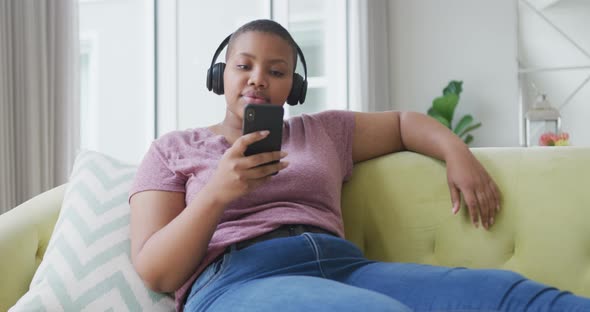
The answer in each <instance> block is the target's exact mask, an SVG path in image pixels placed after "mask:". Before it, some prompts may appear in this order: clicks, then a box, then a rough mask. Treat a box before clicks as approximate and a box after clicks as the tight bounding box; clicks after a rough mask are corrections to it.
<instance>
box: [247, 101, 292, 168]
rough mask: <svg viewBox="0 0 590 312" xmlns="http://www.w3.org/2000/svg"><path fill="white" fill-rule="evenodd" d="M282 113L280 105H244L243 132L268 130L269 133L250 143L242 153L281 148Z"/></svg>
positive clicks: (248, 153) (270, 150) (278, 149)
mask: <svg viewBox="0 0 590 312" xmlns="http://www.w3.org/2000/svg"><path fill="white" fill-rule="evenodd" d="M283 115H284V110H283V107H282V106H278V105H271V104H248V105H246V107H245V108H244V124H243V128H242V132H243V134H248V133H251V132H255V131H262V130H268V131H270V134H269V135H268V136H267V137H266V138H264V139H262V140H260V141H257V142H254V143H252V144H250V145H249V146H248V148H247V149H246V152H245V153H244V155H245V156H250V155H254V154H258V153H265V152H274V151H280V150H281V144H282V140H283ZM274 162H278V161H274ZM274 162H273V163H274Z"/></svg>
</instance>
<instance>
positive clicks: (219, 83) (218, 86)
mask: <svg viewBox="0 0 590 312" xmlns="http://www.w3.org/2000/svg"><path fill="white" fill-rule="evenodd" d="M232 35H233V33H232V34H229V35H228V36H227V37H225V39H223V41H222V42H221V44H220V45H219V47H217V50H215V54H214V55H213V59H212V60H211V65H210V66H209V70H207V89H209V90H210V91H213V92H215V93H217V94H223V93H224V90H223V71H224V70H225V63H217V64H215V61H216V60H217V57H219V54H221V51H223V49H224V48H225V47H226V46H227V45H228V44H229V41H230V39H231V36H232ZM293 44H295V49H296V50H297V55H298V56H299V58H300V59H301V64H302V65H303V74H304V77H303V78H302V77H301V76H300V75H298V74H296V73H293V86H292V87H291V93H290V94H289V97H288V98H287V103H288V104H290V105H297V102H299V103H301V104H303V102H304V101H305V96H306V94H307V64H306V63H305V56H304V55H303V51H301V48H299V45H297V43H296V42H295V41H293ZM295 67H297V63H295Z"/></svg>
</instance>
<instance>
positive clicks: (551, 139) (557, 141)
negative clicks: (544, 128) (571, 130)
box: [539, 132, 570, 146]
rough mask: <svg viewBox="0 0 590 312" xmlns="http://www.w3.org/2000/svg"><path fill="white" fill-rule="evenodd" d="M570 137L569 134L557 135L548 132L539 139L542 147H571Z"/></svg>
mask: <svg viewBox="0 0 590 312" xmlns="http://www.w3.org/2000/svg"><path fill="white" fill-rule="evenodd" d="M569 138H570V135H569V134H568V133H567V132H562V133H560V134H555V133H553V132H546V133H543V135H541V137H540V138H539V145H541V146H566V145H569Z"/></svg>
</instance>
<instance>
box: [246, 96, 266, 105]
mask: <svg viewBox="0 0 590 312" xmlns="http://www.w3.org/2000/svg"><path fill="white" fill-rule="evenodd" d="M244 100H246V103H248V104H267V103H269V100H268V99H266V98H262V97H257V96H247V95H244Z"/></svg>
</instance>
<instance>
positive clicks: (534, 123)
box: [524, 94, 561, 146]
mask: <svg viewBox="0 0 590 312" xmlns="http://www.w3.org/2000/svg"><path fill="white" fill-rule="evenodd" d="M547 132H553V133H556V134H558V133H560V132H561V115H560V114H559V111H558V110H557V109H555V108H553V107H552V106H551V104H550V103H549V101H547V96H546V95H545V94H541V95H539V96H537V100H536V101H535V104H534V105H533V106H532V107H531V109H529V110H528V111H527V113H526V115H525V132H524V136H525V137H524V139H525V144H526V146H537V145H539V138H540V137H541V135H543V134H544V133H547Z"/></svg>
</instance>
